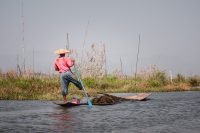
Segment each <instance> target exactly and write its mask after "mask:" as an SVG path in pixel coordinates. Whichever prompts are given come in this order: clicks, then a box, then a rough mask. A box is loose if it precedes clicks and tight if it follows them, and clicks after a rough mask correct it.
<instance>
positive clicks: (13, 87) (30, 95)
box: [0, 71, 200, 100]
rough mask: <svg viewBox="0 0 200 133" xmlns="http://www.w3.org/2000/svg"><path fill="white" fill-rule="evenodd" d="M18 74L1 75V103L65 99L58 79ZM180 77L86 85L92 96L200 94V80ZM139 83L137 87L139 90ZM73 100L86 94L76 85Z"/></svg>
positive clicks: (108, 80) (156, 76)
mask: <svg viewBox="0 0 200 133" xmlns="http://www.w3.org/2000/svg"><path fill="white" fill-rule="evenodd" d="M15 74H16V73H11V72H9V73H6V74H2V73H1V74H0V99H22V100H23V99H46V100H58V99H60V100H61V99H62V96H61V87H60V81H59V77H58V75H51V76H49V75H47V76H43V77H40V76H34V77H29V78H28V77H26V78H24V77H18V76H17V75H15ZM179 79H180V75H179V76H178V75H177V77H176V78H175V79H174V82H173V83H171V82H170V81H169V78H168V77H167V75H166V74H165V73H164V72H160V71H156V72H155V73H154V74H152V75H151V76H149V77H148V78H146V77H145V78H143V77H141V76H140V77H138V78H137V79H134V78H133V77H128V78H119V77H116V76H112V75H108V76H105V77H101V78H97V77H87V78H83V82H84V85H85V87H86V89H87V91H88V93H90V94H91V95H92V96H95V95H96V94H97V93H112V92H117V93H119V92H157V91H162V92H163V91H187V90H199V89H198V88H192V87H194V86H199V85H200V77H198V76H195V77H184V79H185V80H184V81H183V80H179ZM135 82H137V85H136V86H135ZM69 88H70V89H69V95H68V98H69V99H70V98H71V97H72V96H73V95H77V96H80V97H82V96H83V95H82V91H80V90H78V89H77V88H76V87H75V86H74V85H72V84H70V86H69Z"/></svg>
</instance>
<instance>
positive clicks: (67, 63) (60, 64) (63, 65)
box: [54, 57, 74, 73]
mask: <svg viewBox="0 0 200 133" xmlns="http://www.w3.org/2000/svg"><path fill="white" fill-rule="evenodd" d="M73 65H74V61H72V60H71V59H70V58H67V57H59V58H57V59H56V60H55V62H54V68H55V70H56V71H59V73H64V72H66V71H68V70H70V67H72V66H73Z"/></svg>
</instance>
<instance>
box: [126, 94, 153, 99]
mask: <svg viewBox="0 0 200 133" xmlns="http://www.w3.org/2000/svg"><path fill="white" fill-rule="evenodd" d="M150 95H151V93H140V94H137V95H134V96H127V97H124V98H125V99H127V100H136V101H143V100H145V99H147V97H149V96H150Z"/></svg>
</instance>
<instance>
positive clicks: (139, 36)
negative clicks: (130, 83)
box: [135, 34, 140, 85]
mask: <svg viewBox="0 0 200 133" xmlns="http://www.w3.org/2000/svg"><path fill="white" fill-rule="evenodd" d="M139 52H140V34H139V42H138V51H137V59H136V66H135V67H136V68H135V85H136V78H137V66H138V60H139Z"/></svg>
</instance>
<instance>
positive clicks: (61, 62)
mask: <svg viewBox="0 0 200 133" xmlns="http://www.w3.org/2000/svg"><path fill="white" fill-rule="evenodd" d="M69 53H70V51H69V50H66V49H58V50H56V51H55V54H57V55H59V57H58V58H56V59H55V61H54V68H55V71H58V72H59V73H60V81H61V87H62V95H63V100H64V103H67V98H66V95H67V94H68V86H69V83H70V82H72V83H73V84H74V85H75V86H76V87H77V88H79V90H82V89H83V88H82V85H81V83H80V82H79V81H77V80H76V79H75V78H73V73H72V71H71V69H70V68H71V67H72V66H73V65H74V63H75V60H74V59H71V58H68V57H65V54H69Z"/></svg>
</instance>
